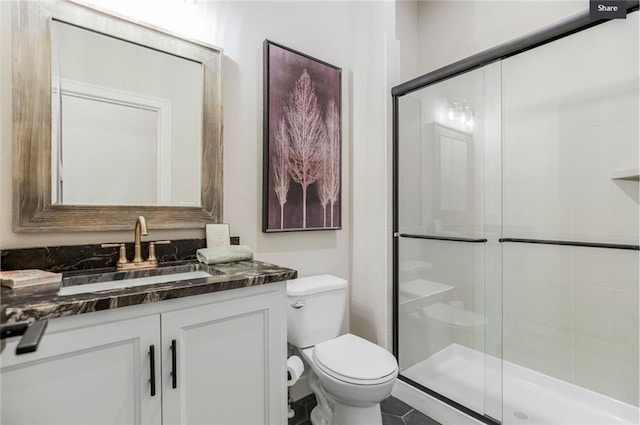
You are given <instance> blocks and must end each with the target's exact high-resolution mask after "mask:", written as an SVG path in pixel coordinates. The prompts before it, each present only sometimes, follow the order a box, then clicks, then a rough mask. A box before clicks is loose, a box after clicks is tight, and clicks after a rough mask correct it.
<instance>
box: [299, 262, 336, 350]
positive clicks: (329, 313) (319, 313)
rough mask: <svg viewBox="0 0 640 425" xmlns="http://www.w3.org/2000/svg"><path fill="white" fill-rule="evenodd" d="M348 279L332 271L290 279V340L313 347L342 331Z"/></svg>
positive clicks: (301, 346) (303, 345) (300, 346)
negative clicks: (330, 272)
mask: <svg viewBox="0 0 640 425" xmlns="http://www.w3.org/2000/svg"><path fill="white" fill-rule="evenodd" d="M346 300H347V281H346V280H344V279H341V278H339V277H336V276H332V275H328V274H325V275H317V276H309V277H302V278H299V279H293V280H289V281H287V304H288V306H287V342H288V343H289V344H291V345H294V346H296V347H299V348H305V347H311V346H313V345H316V344H319V343H321V342H323V341H328V340H330V339H333V338H335V337H337V336H338V335H339V334H340V328H341V327H342V319H343V316H344V308H345V302H346Z"/></svg>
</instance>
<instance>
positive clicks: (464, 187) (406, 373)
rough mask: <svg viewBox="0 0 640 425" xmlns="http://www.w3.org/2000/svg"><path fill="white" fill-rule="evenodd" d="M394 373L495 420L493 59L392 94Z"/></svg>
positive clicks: (497, 211)
mask: <svg viewBox="0 0 640 425" xmlns="http://www.w3.org/2000/svg"><path fill="white" fill-rule="evenodd" d="M397 112H398V121H397V122H398V127H397V128H398V143H397V149H398V152H397V154H398V156H397V159H398V180H397V184H398V188H397V194H398V202H397V220H398V232H397V234H396V238H397V239H398V240H397V265H396V267H395V270H396V271H395V273H396V274H397V275H396V279H397V285H398V286H397V288H398V304H399V305H398V329H397V337H398V348H397V355H398V360H399V364H400V375H401V379H407V380H410V381H411V382H412V383H413V384H417V385H418V386H420V387H422V388H423V389H426V390H427V391H429V392H431V393H432V394H435V395H437V396H439V397H441V398H444V399H447V400H448V401H449V402H452V403H454V404H458V405H459V407H460V406H461V407H462V408H463V409H466V410H467V411H468V412H469V413H473V412H474V414H475V415H479V416H483V417H487V416H488V417H490V418H493V419H495V420H498V421H499V420H500V419H501V413H502V405H501V399H502V390H501V384H502V377H501V355H502V353H501V351H502V350H501V326H502V325H501V318H502V313H501V293H502V288H501V248H500V244H499V243H498V239H499V238H500V229H501V227H500V226H501V191H500V181H501V166H500V163H501V157H500V155H501V147H500V142H501V140H500V134H501V131H500V113H501V112H500V65H499V64H492V65H489V66H486V67H484V68H481V69H477V70H474V71H471V72H467V73H465V74H462V75H459V76H456V77H454V78H451V79H448V80H445V81H441V82H438V83H435V84H432V85H429V86H427V87H424V88H422V89H420V90H417V91H414V92H411V93H408V94H406V95H403V96H401V97H400V98H399V99H398V109H397Z"/></svg>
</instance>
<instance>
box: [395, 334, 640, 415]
mask: <svg viewBox="0 0 640 425" xmlns="http://www.w3.org/2000/svg"><path fill="white" fill-rule="evenodd" d="M501 370H502V372H503V374H502V379H501V373H500V372H501ZM401 375H403V376H405V377H407V378H409V379H411V380H413V381H415V382H418V383H419V384H421V385H424V386H425V387H427V388H430V389H432V390H434V391H436V392H437V393H440V394H442V395H444V396H446V397H448V398H449V399H452V400H454V401H456V402H458V403H460V404H463V405H464V406H467V407H469V408H470V409H472V410H474V411H476V412H478V413H481V414H487V415H488V416H491V417H493V418H495V419H497V420H501V421H502V423H503V424H505V425H578V424H579V425H634V424H636V425H637V424H638V418H639V409H638V408H637V407H634V406H631V405H629V404H626V403H622V402H620V401H617V400H615V399H612V398H610V397H607V396H604V395H602V394H598V393H595V392H593V391H590V390H587V389H584V388H582V387H579V386H577V385H573V384H570V383H567V382H564V381H561V380H559V379H556V378H552V377H550V376H547V375H544V374H541V373H538V372H535V371H533V370H531V369H527V368H525V367H522V366H518V365H515V364H513V363H509V362H506V361H505V362H501V361H500V360H499V359H497V358H495V357H491V356H488V355H484V354H483V353H481V352H479V351H476V350H472V349H470V348H467V347H464V346H461V345H458V344H452V345H450V346H448V347H446V348H445V349H443V350H441V351H439V352H438V353H436V354H434V355H433V356H431V357H429V358H428V359H425V360H423V361H421V362H420V363H417V364H416V365H414V366H412V367H410V368H408V369H406V370H404V371H402V372H401ZM501 382H502V383H503V388H501V385H500V383H501ZM502 394H504V399H503V403H502V405H501V403H500V400H501V398H502ZM415 407H416V408H418V409H419V406H417V405H416V406H415ZM425 413H427V414H431V413H432V412H425ZM433 417H435V418H436V419H437V415H434V416H433Z"/></svg>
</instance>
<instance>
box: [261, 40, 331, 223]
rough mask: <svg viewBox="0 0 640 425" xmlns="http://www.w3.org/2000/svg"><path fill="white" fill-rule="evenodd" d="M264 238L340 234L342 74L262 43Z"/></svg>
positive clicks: (299, 54) (304, 56)
mask: <svg viewBox="0 0 640 425" xmlns="http://www.w3.org/2000/svg"><path fill="white" fill-rule="evenodd" d="M264 60H265V69H264V73H265V76H264V86H265V94H264V114H265V116H264V139H265V141H264V165H263V167H264V176H263V191H264V193H263V218H262V230H263V231H264V232H282V231H295V230H328V229H334V230H335V229H340V228H341V199H340V198H341V146H342V143H341V138H340V134H341V122H340V116H341V110H340V96H341V88H340V83H341V70H340V68H337V67H335V66H333V65H329V64H327V63H324V62H321V61H319V60H317V59H314V58H312V57H309V56H307V55H305V54H302V53H299V52H296V51H294V50H291V49H288V48H286V47H283V46H280V45H278V44H275V43H272V42H270V41H268V40H266V41H265V43H264Z"/></svg>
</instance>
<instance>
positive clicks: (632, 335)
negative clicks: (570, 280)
mask: <svg viewBox="0 0 640 425" xmlns="http://www.w3.org/2000/svg"><path fill="white" fill-rule="evenodd" d="M573 304H574V332H575V333H576V334H578V335H581V336H586V337H590V338H595V339H599V340H602V341H607V342H610V343H613V344H620V345H624V346H627V347H632V348H636V349H637V348H638V332H639V331H640V329H639V328H638V316H639V315H638V312H639V311H638V294H637V293H636V292H626V291H618V290H612V289H607V288H599V287H595V286H582V285H575V288H574V297H573Z"/></svg>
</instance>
